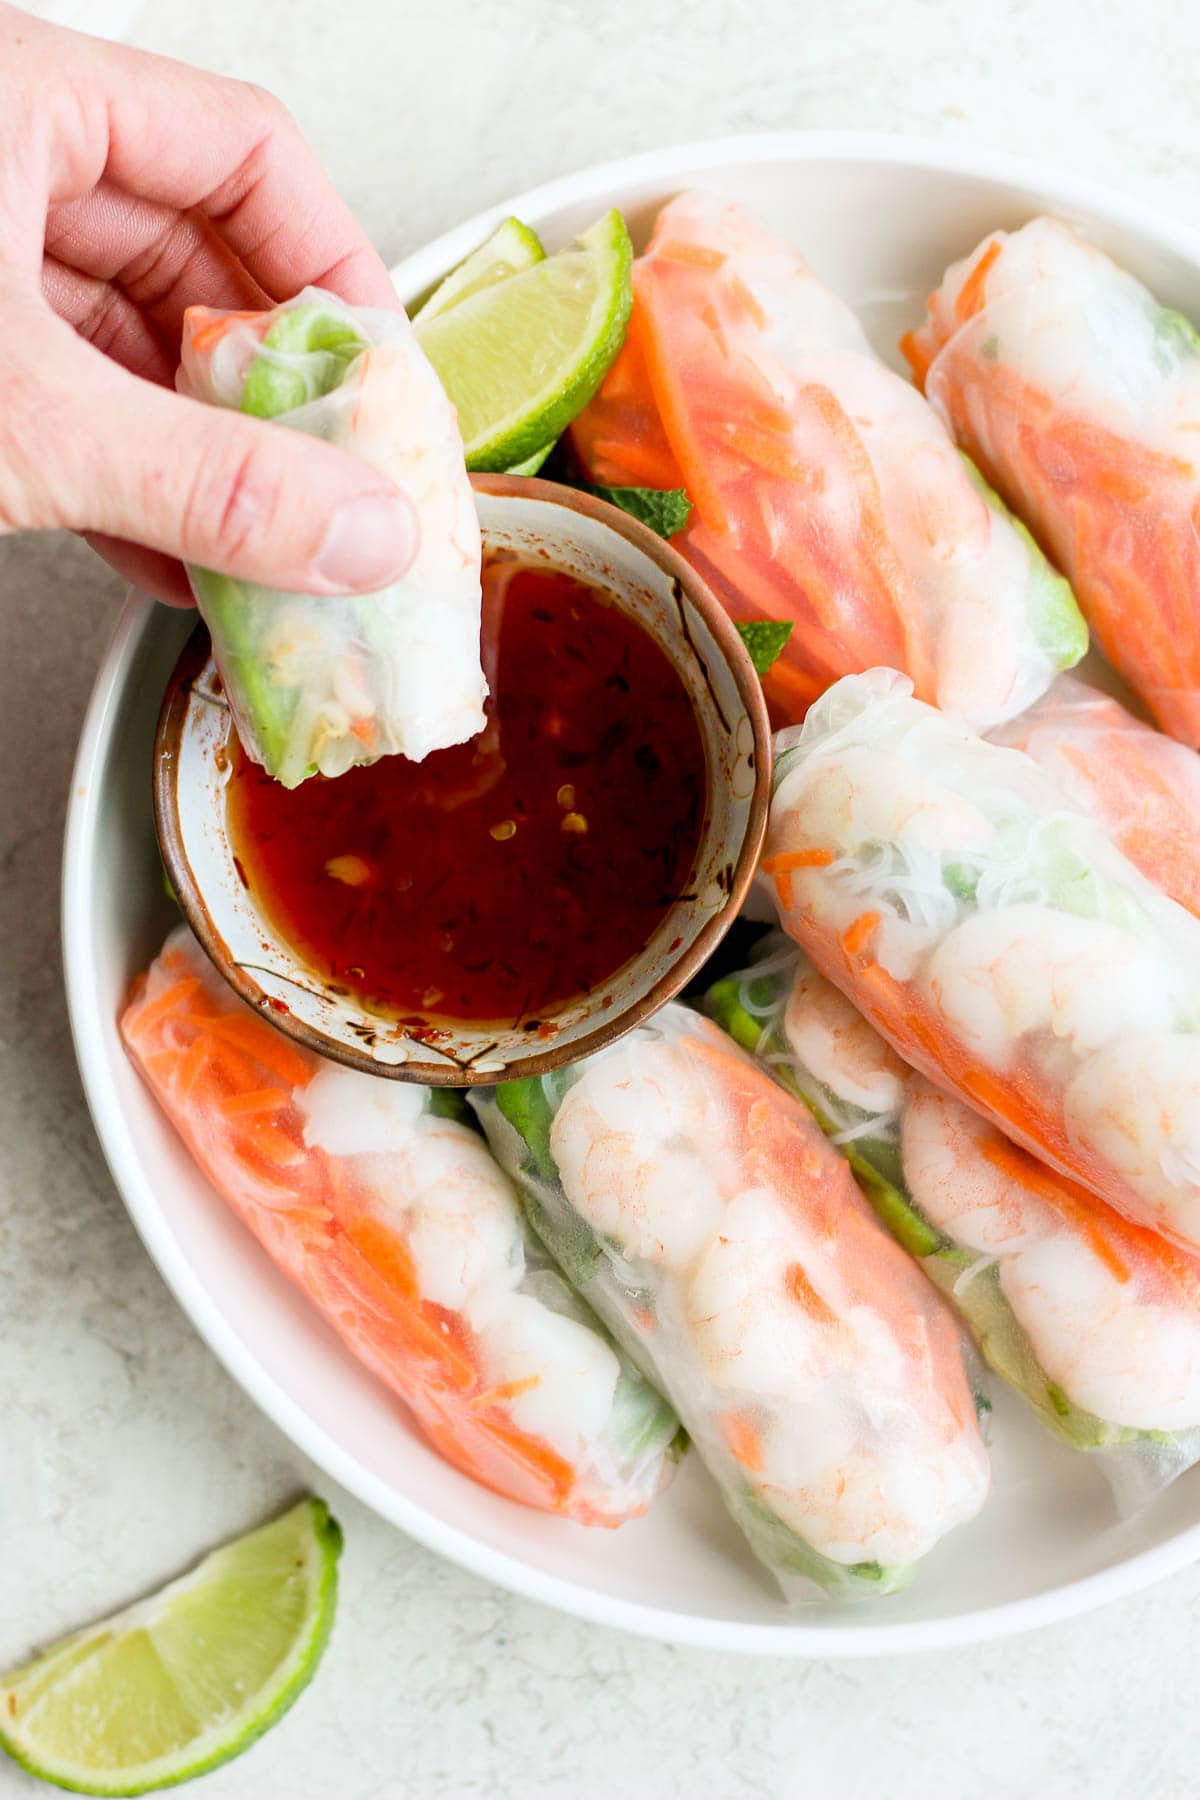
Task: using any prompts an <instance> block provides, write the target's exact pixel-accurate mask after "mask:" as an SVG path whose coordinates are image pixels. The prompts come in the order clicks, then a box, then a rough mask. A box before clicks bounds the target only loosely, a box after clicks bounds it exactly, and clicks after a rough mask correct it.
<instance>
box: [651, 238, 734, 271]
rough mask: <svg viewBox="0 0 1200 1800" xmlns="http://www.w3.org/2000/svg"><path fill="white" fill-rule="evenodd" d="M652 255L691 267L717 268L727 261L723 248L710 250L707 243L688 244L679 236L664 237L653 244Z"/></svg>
mask: <svg viewBox="0 0 1200 1800" xmlns="http://www.w3.org/2000/svg"><path fill="white" fill-rule="evenodd" d="M654 255H655V256H662V257H665V258H666V260H667V261H668V262H677V263H683V264H684V265H685V266H686V267H688V268H692V269H719V268H721V267H722V265H723V264H724V263H725V262H726V261H727V258H726V256H725V252H724V251H723V250H710V249H709V247H708V246H707V244H688V243H685V242H683V240H682V239H680V238H666V239H664V240H663V242H662V243H659V244H655V246H654Z"/></svg>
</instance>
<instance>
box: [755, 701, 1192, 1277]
mask: <svg viewBox="0 0 1200 1800" xmlns="http://www.w3.org/2000/svg"><path fill="white" fill-rule="evenodd" d="M850 746H853V748H854V749H855V750H856V752H858V753H859V754H860V765H859V768H858V770H857V773H856V777H855V783H854V784H853V785H854V786H855V787H857V786H858V785H860V784H861V785H862V786H864V787H872V786H873V787H876V788H878V790H879V792H880V794H881V796H882V798H881V800H880V801H879V803H878V804H877V805H876V806H874V807H873V808H872V809H871V811H870V814H869V816H870V818H871V820H872V822H873V823H875V824H877V825H880V826H882V824H883V823H884V822H885V821H886V820H887V819H888V817H889V815H890V816H892V817H894V818H895V819H896V822H897V829H896V832H895V835H893V836H890V837H888V836H884V837H882V838H880V839H879V840H878V841H877V842H875V843H874V844H871V843H867V844H864V845H863V846H861V850H860V851H859V852H858V853H856V854H854V855H851V854H849V853H848V849H849V840H841V841H839V840H837V839H835V840H834V841H833V842H829V843H825V844H821V843H820V842H819V841H817V840H818V837H819V833H820V832H821V831H825V832H827V833H829V834H830V835H832V833H833V831H834V830H835V829H836V827H837V825H838V815H837V809H836V808H826V809H825V811H824V814H823V816H822V817H821V818H820V819H819V821H818V830H816V831H814V829H813V824H812V821H810V819H809V817H808V815H807V813H806V811H805V809H804V806H803V804H802V802H803V799H804V796H805V794H806V792H807V791H808V790H809V788H810V786H813V785H814V784H816V783H817V782H818V781H820V780H823V779H824V771H825V770H826V769H828V768H832V767H838V766H840V765H841V764H842V763H843V761H844V760H845V758H846V756H847V752H848V747H850ZM776 756H777V765H776V766H777V769H778V771H779V773H778V778H777V784H776V791H775V796H774V799H773V802H772V807H771V818H770V822H769V827H768V834H767V845H766V851H767V854H766V856H765V858H764V861H763V869H764V871H765V872H766V874H767V875H768V876H769V878H770V879H771V880H772V881H773V884H774V887H775V892H776V897H777V902H778V906H779V912H780V920H781V923H782V924H783V926H784V928H785V929H786V930H787V932H788V933H789V935H790V936H792V937H793V938H794V939H795V940H796V942H797V943H799V944H800V945H801V946H802V947H803V949H804V950H805V951H806V952H807V953H808V955H809V956H810V957H811V958H812V960H813V962H814V963H815V964H816V966H817V967H818V968H819V969H820V970H821V972H822V973H823V974H825V975H826V976H827V977H828V978H829V979H831V980H833V981H834V982H836V983H837V985H838V986H839V987H840V988H841V989H842V990H843V992H845V993H846V994H847V995H848V996H849V998H850V999H851V1000H853V1001H854V1003H855V1004H856V1006H858V1008H859V1009H860V1010H861V1011H862V1013H863V1014H864V1015H865V1016H866V1017H867V1018H868V1019H869V1020H870V1022H871V1023H872V1024H873V1025H874V1026H875V1028H876V1029H877V1030H878V1031H879V1032H880V1033H881V1034H882V1035H883V1036H884V1037H886V1039H887V1040H888V1042H889V1043H890V1044H891V1045H892V1047H893V1048H894V1049H895V1050H897V1051H898V1052H899V1054H900V1055H901V1056H902V1057H903V1058H904V1060H905V1061H906V1062H907V1063H908V1064H910V1066H912V1067H913V1068H916V1069H919V1070H920V1071H921V1072H922V1074H924V1075H926V1076H927V1077H928V1078H929V1079H930V1080H932V1081H934V1082H935V1083H936V1084H937V1085H939V1086H940V1087H943V1088H945V1089H946V1090H948V1091H949V1092H952V1093H954V1094H956V1095H957V1096H958V1097H959V1098H960V1099H962V1100H964V1101H965V1102H966V1103H967V1104H968V1105H970V1106H973V1107H974V1108H975V1109H976V1110H977V1111H979V1112H981V1113H983V1114H984V1115H985V1117H987V1118H989V1119H990V1120H991V1121H992V1122H993V1123H994V1124H995V1125H997V1126H998V1127H999V1128H1000V1129H1001V1130H1002V1131H1004V1132H1005V1133H1006V1134H1007V1135H1008V1136H1009V1137H1011V1138H1012V1139H1014V1140H1015V1141H1016V1142H1017V1143H1020V1144H1022V1145H1024V1146H1025V1148H1026V1149H1028V1150H1031V1151H1032V1152H1033V1153H1034V1154H1035V1155H1037V1156H1039V1157H1040V1158H1041V1159H1042V1160H1043V1161H1045V1162H1048V1163H1050V1164H1051V1165H1052V1166H1053V1167H1054V1168H1056V1169H1057V1170H1059V1171H1060V1172H1061V1173H1062V1174H1064V1175H1066V1176H1068V1177H1070V1178H1071V1179H1073V1180H1075V1181H1079V1182H1081V1183H1082V1184H1083V1185H1084V1186H1085V1187H1089V1188H1091V1189H1092V1190H1093V1191H1094V1192H1095V1193H1097V1194H1098V1195H1100V1196H1101V1197H1102V1198H1103V1199H1105V1200H1107V1201H1108V1203H1109V1204H1110V1205H1111V1206H1114V1207H1116V1209H1117V1210H1118V1211H1119V1212H1121V1213H1123V1214H1124V1215H1125V1216H1126V1217H1127V1218H1129V1219H1132V1220H1135V1221H1138V1222H1140V1223H1147V1224H1153V1225H1154V1226H1155V1227H1156V1228H1157V1229H1159V1230H1162V1231H1165V1232H1168V1233H1169V1234H1170V1235H1172V1236H1173V1237H1174V1238H1175V1239H1176V1240H1177V1241H1178V1242H1180V1243H1183V1244H1191V1245H1193V1246H1195V1247H1198V1248H1200V1160H1198V1158H1197V1155H1196V1150H1197V1148H1198V1146H1197V1145H1196V1144H1195V1143H1194V1142H1193V1136H1194V1134H1193V1133H1192V1129H1191V1126H1190V1123H1186V1124H1185V1123H1182V1122H1180V1120H1181V1115H1183V1116H1186V1108H1187V1104H1188V1097H1189V1095H1190V1094H1191V1092H1192V1089H1191V1086H1190V1084H1191V1081H1192V1073H1191V1067H1192V1063H1193V1061H1194V1059H1195V1057H1196V1050H1195V1046H1196V1045H1197V1044H1198V1043H1200V1037H1196V1036H1190V1035H1188V1034H1191V1033H1194V1032H1196V1031H1197V1028H1198V1027H1200V921H1198V920H1197V918H1196V917H1195V916H1193V915H1192V914H1191V913H1189V912H1188V911H1186V910H1185V909H1184V908H1183V907H1182V906H1180V905H1178V904H1177V903H1175V902H1174V901H1173V900H1171V899H1170V898H1168V896H1167V895H1166V894H1165V893H1163V892H1160V891H1157V890H1156V889H1155V888H1154V887H1153V886H1152V885H1151V883H1150V882H1149V881H1148V880H1147V879H1146V877H1145V876H1144V875H1143V874H1141V873H1140V872H1139V870H1138V869H1137V868H1135V867H1134V865H1133V864H1132V863H1131V862H1130V861H1129V860H1128V859H1127V858H1126V857H1125V856H1123V855H1122V854H1121V852H1120V850H1119V849H1117V848H1116V846H1115V845H1114V844H1113V843H1112V841H1111V839H1110V838H1109V837H1108V836H1107V835H1106V833H1105V831H1104V829H1103V825H1102V823H1101V821H1100V820H1099V819H1098V818H1097V817H1096V816H1095V815H1093V814H1089V813H1088V812H1087V811H1085V810H1083V809H1081V808H1079V807H1076V806H1072V804H1071V803H1070V801H1069V800H1068V798H1067V797H1066V796H1065V795H1064V794H1063V793H1061V792H1060V791H1059V789H1057V788H1056V787H1055V786H1054V784H1053V783H1052V782H1051V781H1050V780H1049V779H1048V777H1047V776H1046V775H1045V773H1044V772H1043V771H1042V770H1041V769H1040V768H1039V767H1038V765H1037V764H1036V763H1035V762H1034V761H1033V760H1032V759H1031V758H1030V757H1029V756H1027V755H1024V754H1022V753H1021V752H1020V751H1018V750H1015V749H1008V748H1004V747H1001V746H1000V745H997V744H990V743H988V742H986V741H985V740H983V739H980V738H978V737H975V736H972V735H971V734H970V733H968V732H965V731H964V730H963V728H962V726H961V725H960V724H959V723H957V722H956V721H954V720H952V719H947V718H946V717H945V716H944V715H942V714H939V713H937V712H936V711H935V710H934V709H933V708H931V707H928V706H926V705H924V704H922V703H921V702H920V701H918V700H917V699H915V698H914V697H913V695H912V693H911V687H910V684H909V683H908V682H907V681H906V680H905V679H904V678H903V677H901V676H899V675H895V674H890V673H888V672H886V671H882V670H875V671H872V672H871V673H870V674H869V675H865V676H858V677H849V678H847V679H846V680H845V681H841V682H838V683H837V685H836V686H835V687H833V688H831V689H830V691H829V693H828V694H826V695H825V696H824V697H823V698H822V699H821V700H820V701H819V702H818V703H817V705H816V706H814V707H813V708H812V710H811V711H810V713H809V715H808V717H807V719H806V720H805V722H804V725H803V727H802V728H800V729H799V730H798V731H797V730H793V731H787V732H783V733H780V735H779V737H778V738H777V740H776ZM898 765H905V766H911V767H912V768H914V769H916V770H918V771H920V773H921V775H922V776H923V777H927V778H928V779H929V780H930V781H932V782H934V783H935V785H936V787H937V788H938V789H939V790H943V789H944V790H946V791H948V792H950V793H952V794H953V795H954V796H955V797H956V798H958V799H961V800H962V801H964V802H965V803H967V804H969V806H970V807H972V808H973V809H975V811H976V812H978V814H980V815H981V816H982V817H983V819H984V820H985V821H986V822H987V824H989V825H990V826H992V827H993V835H992V836H991V837H988V838H984V839H983V841H982V842H979V841H975V842H972V841H970V839H965V840H964V842H963V843H962V844H961V845H956V844H955V843H954V842H953V841H952V840H949V841H947V842H946V843H945V845H944V846H943V847H942V848H940V849H938V850H932V849H931V850H928V851H922V852H915V851H913V850H911V849H910V848H909V844H908V841H907V838H906V835H905V834H906V832H909V831H910V830H912V829H913V828H912V827H911V826H910V824H909V820H908V818H907V816H906V815H905V813H904V812H903V810H902V809H900V808H895V807H894V806H893V802H892V796H893V795H894V794H895V792H896V789H897V775H896V770H897V766H898ZM843 816H844V815H843ZM1126 1042H1135V1043H1137V1044H1138V1046H1139V1055H1140V1056H1141V1059H1142V1064H1141V1068H1140V1069H1139V1070H1138V1071H1137V1081H1136V1084H1135V1083H1134V1082H1133V1070H1132V1068H1131V1067H1130V1066H1129V1065H1128V1062H1127V1056H1128V1052H1127V1051H1122V1050H1121V1048H1120V1046H1121V1045H1122V1044H1123V1043H1126ZM1097 1053H1100V1054H1101V1060H1099V1061H1096V1062H1095V1063H1094V1066H1093V1061H1092V1059H1093V1058H1095V1057H1096V1056H1097ZM1110 1067H1111V1068H1114V1069H1117V1068H1119V1071H1120V1073H1119V1075H1118V1076H1117V1077H1116V1079H1115V1080H1110V1079H1109V1078H1108V1077H1107V1075H1106V1074H1105V1071H1106V1070H1108V1069H1109V1068H1110ZM1127 1079H1128V1080H1129V1082H1130V1085H1131V1089H1134V1088H1135V1089H1136V1094H1137V1103H1136V1105H1133V1104H1132V1103H1131V1102H1129V1101H1123V1097H1122V1094H1121V1087H1122V1084H1123V1083H1124V1082H1125V1081H1126V1080H1127Z"/></svg>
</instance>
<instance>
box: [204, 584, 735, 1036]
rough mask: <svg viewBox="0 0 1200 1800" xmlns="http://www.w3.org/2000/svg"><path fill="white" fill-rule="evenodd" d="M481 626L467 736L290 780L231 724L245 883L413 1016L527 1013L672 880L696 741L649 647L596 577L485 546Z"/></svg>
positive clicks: (630, 953)
mask: <svg viewBox="0 0 1200 1800" xmlns="http://www.w3.org/2000/svg"><path fill="white" fill-rule="evenodd" d="M483 636H484V662H485V667H486V668H487V673H488V678H489V682H490V685H491V689H492V697H491V699H490V700H489V702H488V722H487V726H486V728H485V730H484V731H483V732H482V733H481V734H480V736H479V737H477V738H476V739H474V740H473V741H472V742H471V743H469V744H463V745H459V746H457V747H455V748H454V749H450V750H442V751H438V752H436V753H435V754H433V755H431V756H429V757H427V758H426V760H425V761H424V762H421V763H412V762H409V761H407V760H406V759H405V758H403V757H399V756H390V757H385V758H383V759H382V760H380V761H379V762H376V763H374V764H372V765H370V766H367V767H361V768H355V769H352V770H350V771H349V772H348V773H347V774H345V775H342V776H339V777H338V778H337V779H336V780H333V781H329V780H325V779H323V778H322V777H319V776H315V777H313V778H311V779H310V780H308V781H306V782H304V783H303V784H302V785H301V786H300V787H298V788H295V789H293V790H291V791H288V790H287V789H285V788H283V787H281V786H280V785H279V784H278V783H276V782H274V781H272V780H271V779H270V778H269V777H268V776H267V775H266V774H265V772H264V771H263V770H262V769H260V768H259V767H257V765H256V764H254V763H252V762H250V760H249V758H248V757H246V756H245V754H244V752H243V751H242V750H241V748H240V746H239V745H238V744H237V743H236V740H234V741H233V743H232V744H231V764H232V766H231V773H230V778H229V783H228V790H227V805H228V823H229V831H230V837H231V841H232V844H233V847H234V850H235V853H236V856H237V860H238V864H239V868H240V870H241V872H242V873H243V878H244V879H245V881H246V882H247V885H248V886H249V888H250V890H251V892H252V894H253V895H254V897H255V899H256V901H257V903H258V904H259V906H260V907H261V908H262V910H263V912H264V913H265V915H266V916H267V918H268V919H269V920H270V922H271V924H272V925H273V927H274V928H275V930H276V931H277V932H278V933H279V934H280V936H282V937H283V938H284V939H285V940H286V941H287V942H288V943H289V944H290V945H291V947H292V949H293V950H294V951H295V953H296V955H297V958H298V960H299V961H300V962H301V963H302V964H304V965H305V966H306V967H307V968H308V969H310V970H311V971H312V972H313V973H314V974H315V975H316V976H317V977H318V978H319V979H320V980H321V981H323V982H324V983H325V984H326V985H327V986H329V987H331V988H332V989H334V990H335V991H342V992H345V993H347V994H352V995H353V996H355V998H356V999H357V1000H358V1001H359V1002H360V1003H361V1004H363V1005H364V1006H365V1007H366V1008H367V1009H369V1010H371V1011H374V1012H377V1013H378V1014H379V1015H380V1016H383V1017H389V1018H393V1019H398V1020H400V1021H401V1022H403V1023H405V1024H410V1025H413V1026H415V1027H417V1028H420V1027H421V1026H422V1025H424V1024H427V1023H431V1022H432V1023H436V1022H437V1021H439V1020H453V1021H462V1022H470V1023H482V1022H485V1021H487V1022H491V1021H499V1022H503V1023H505V1024H511V1023H513V1022H514V1021H516V1022H517V1023H519V1024H520V1025H521V1026H522V1027H523V1028H524V1029H527V1030H529V1031H531V1032H539V1031H543V1032H544V1031H547V1030H548V1029H549V1027H548V1026H547V1024H546V1022H545V1020H544V1017H543V1015H544V1014H545V1013H546V1012H547V1011H549V1010H551V1009H554V1008H556V1007H557V1006H559V1005H561V1004H563V1003H565V1002H567V1001H570V1000H572V999H574V998H576V997H577V996H579V995H581V994H584V993H589V992H595V991H596V990H598V989H600V988H602V987H603V986H604V985H605V984H606V983H608V982H609V981H610V980H611V979H612V977H613V976H615V975H616V974H617V973H618V972H619V970H620V969H621V968H622V967H624V965H625V964H627V963H628V962H629V961H630V959H631V958H632V957H634V956H635V955H637V953H638V952H639V951H640V950H641V949H642V948H643V947H644V945H645V944H646V942H647V941H648V940H649V939H650V937H651V936H652V935H653V933H654V931H655V930H656V928H657V927H658V925H659V924H660V923H661V921H662V919H663V917H664V916H665V914H666V913H667V911H668V910H669V908H670V907H671V906H672V905H673V904H674V902H675V901H677V900H678V899H679V898H680V896H681V895H682V894H684V893H686V892H687V890H688V887H689V883H690V880H691V877H692V873H693V869H694V865H695V861H696V856H697V852H698V849H699V844H700V839H701V833H702V829H703V824H704V807H705V790H706V764H705V753H704V745H703V740H702V738H701V734H700V729H699V726H698V724H697V721H696V717H695V713H694V711H693V706H692V702H691V699H690V698H689V696H688V693H687V690H686V688H685V687H684V685H683V682H682V681H681V679H680V677H679V675H678V674H677V673H676V671H675V670H674V668H673V667H672V666H671V663H670V661H669V660H668V658H667V656H666V655H665V654H664V652H663V650H662V649H661V648H660V647H659V645H658V644H657V643H656V642H655V641H654V639H653V638H652V637H651V636H650V635H649V633H648V632H647V631H646V630H645V629H644V628H643V627H642V626H641V625H640V624H639V623H638V621H637V620H636V619H634V618H632V617H631V616H630V614H629V613H628V612H626V611H625V610H623V609H622V608H621V607H620V606H619V605H618V604H617V603H616V601H615V600H614V599H613V597H612V596H611V595H610V594H608V593H607V592H606V591H605V590H604V589H602V588H599V587H596V586H593V585H590V584H587V583H584V582H582V581H580V580H579V579H578V578H576V577H575V576H573V575H570V574H567V573H565V572H564V571H562V570H559V569H555V568H552V567H549V566H547V565H544V564H541V563H534V562H528V561H522V560H520V559H519V558H515V557H512V556H508V555H505V554H504V553H497V554H493V555H492V556H490V557H489V558H488V559H487V561H486V563H485V567H484V602H483Z"/></svg>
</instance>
